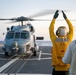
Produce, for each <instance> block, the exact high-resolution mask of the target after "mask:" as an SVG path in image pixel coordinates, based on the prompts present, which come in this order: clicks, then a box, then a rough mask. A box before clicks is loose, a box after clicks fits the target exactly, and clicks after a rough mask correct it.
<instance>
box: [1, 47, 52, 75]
mask: <svg viewBox="0 0 76 75" xmlns="http://www.w3.org/2000/svg"><path fill="white" fill-rule="evenodd" d="M51 73H52V66H51V46H40V47H39V51H38V52H37V56H31V57H30V56H25V55H23V58H21V59H19V55H15V57H14V58H13V56H10V57H5V56H4V53H3V52H2V54H1V52H0V74H2V75H8V74H9V75H51Z"/></svg>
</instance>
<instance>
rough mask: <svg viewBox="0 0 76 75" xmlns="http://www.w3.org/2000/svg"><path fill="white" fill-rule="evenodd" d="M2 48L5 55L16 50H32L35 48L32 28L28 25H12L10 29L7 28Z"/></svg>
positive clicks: (23, 51)
mask: <svg viewBox="0 0 76 75" xmlns="http://www.w3.org/2000/svg"><path fill="white" fill-rule="evenodd" d="M31 28H32V29H31ZM3 49H4V51H5V55H6V56H7V55H8V54H11V53H16V52H21V53H28V52H34V51H35V49H36V43H35V35H34V28H33V27H31V26H29V25H28V26H27V25H23V26H14V27H13V28H12V29H11V30H8V31H7V34H6V37H5V40H4V47H3ZM35 53H36V51H35Z"/></svg>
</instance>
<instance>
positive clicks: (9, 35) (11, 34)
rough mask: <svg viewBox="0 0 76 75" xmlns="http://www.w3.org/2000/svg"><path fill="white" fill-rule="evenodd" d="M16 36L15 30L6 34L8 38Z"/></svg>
mask: <svg viewBox="0 0 76 75" xmlns="http://www.w3.org/2000/svg"><path fill="white" fill-rule="evenodd" d="M12 38H14V32H8V33H7V35H6V39H12Z"/></svg>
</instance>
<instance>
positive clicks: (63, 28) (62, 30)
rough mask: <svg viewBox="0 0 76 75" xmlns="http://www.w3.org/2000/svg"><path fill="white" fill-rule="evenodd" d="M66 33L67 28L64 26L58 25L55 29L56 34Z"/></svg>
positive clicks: (63, 34) (62, 34)
mask: <svg viewBox="0 0 76 75" xmlns="http://www.w3.org/2000/svg"><path fill="white" fill-rule="evenodd" d="M67 33H68V32H67V28H66V27H65V26H60V27H59V28H58V29H57V31H56V35H57V36H67Z"/></svg>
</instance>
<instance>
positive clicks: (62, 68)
mask: <svg viewBox="0 0 76 75" xmlns="http://www.w3.org/2000/svg"><path fill="white" fill-rule="evenodd" d="M58 12H59V10H56V12H55V14H54V16H53V20H52V22H51V24H50V27H49V34H50V39H51V41H52V44H53V47H52V66H53V67H54V68H53V71H52V75H65V74H66V72H67V70H68V68H69V66H70V65H69V64H64V63H63V62H62V57H63V55H64V53H65V51H66V49H67V47H68V45H69V44H70V42H71V41H72V39H73V31H74V28H73V25H72V24H71V22H70V21H69V20H68V18H67V16H66V14H65V13H64V12H63V11H62V14H63V18H64V19H65V21H66V22H67V24H68V27H69V32H68V31H67V28H66V27H65V26H60V27H59V28H58V29H57V31H56V35H55V34H54V25H55V21H56V18H57V17H58V15H59V14H58Z"/></svg>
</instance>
